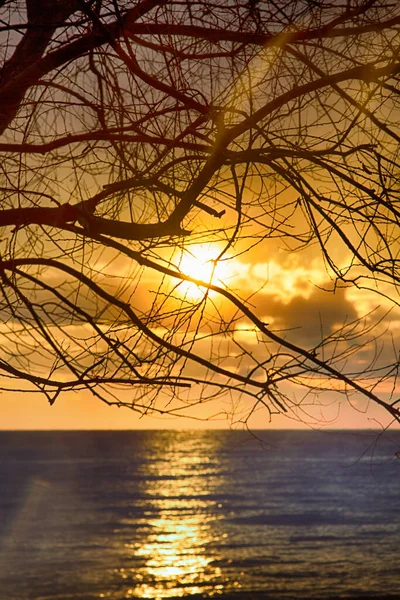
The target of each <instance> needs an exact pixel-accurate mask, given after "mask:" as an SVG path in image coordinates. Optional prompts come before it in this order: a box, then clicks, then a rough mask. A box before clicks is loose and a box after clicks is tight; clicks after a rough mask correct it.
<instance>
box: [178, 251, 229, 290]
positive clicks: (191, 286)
mask: <svg viewBox="0 0 400 600" xmlns="http://www.w3.org/2000/svg"><path fill="white" fill-rule="evenodd" d="M220 253H221V248H217V247H215V245H214V246H208V245H206V244H194V245H193V246H190V248H185V249H184V250H181V251H180V253H179V256H177V257H176V263H175V264H176V265H177V267H178V269H179V271H180V272H181V273H182V274H183V275H187V276H188V277H193V278H194V279H199V280H201V281H204V283H205V284H210V283H211V284H213V285H217V286H221V287H224V284H226V281H227V279H228V278H229V277H230V276H231V274H232V273H231V269H230V267H229V261H227V260H222V261H217V258H218V256H219V255H220ZM224 258H225V257H224ZM178 290H179V293H180V295H181V296H182V297H184V298H186V299H188V300H191V301H198V300H201V299H202V298H203V297H204V294H205V293H206V292H207V286H201V285H197V284H196V283H193V282H191V281H182V283H180V284H179V286H178ZM208 293H209V295H214V294H216V292H214V291H213V290H209V292H208Z"/></svg>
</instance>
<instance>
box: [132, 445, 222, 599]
mask: <svg viewBox="0 0 400 600" xmlns="http://www.w3.org/2000/svg"><path fill="white" fill-rule="evenodd" d="M214 445H215V442H214V443H213V444H211V447H209V448H208V449H207V450H208V451H207V450H206V452H207V454H206V453H205V452H204V449H203V452H200V453H199V452H198V448H197V452H196V448H195V447H194V448H193V447H191V446H192V442H191V440H190V439H189V440H188V438H187V436H183V437H182V439H181V436H180V435H177V436H176V437H175V438H174V442H173V443H172V444H170V445H169V446H168V447H167V448H165V449H161V448H160V458H161V457H162V458H161V460H160V461H157V462H154V463H152V464H151V465H149V475H151V476H154V475H155V476H157V479H154V478H153V477H149V479H148V480H147V482H146V494H149V498H150V499H151V498H152V497H153V499H152V500H150V501H151V504H152V506H153V507H154V509H155V511H157V510H158V511H159V512H158V515H157V512H156V515H157V516H156V518H153V519H152V518H149V520H148V521H147V524H148V525H149V532H148V534H147V537H146V538H145V540H144V541H143V542H142V543H141V544H139V543H135V544H132V545H131V546H130V547H131V549H132V550H133V554H134V556H135V557H136V558H142V560H144V561H145V563H144V566H143V567H141V568H138V569H136V570H135V580H136V586H135V587H134V588H132V589H130V590H128V593H126V596H125V597H126V598H129V597H132V596H134V597H136V598H151V599H154V600H164V599H167V598H172V597H183V596H185V597H186V598H190V596H192V595H194V594H199V593H205V592H207V594H208V595H209V596H212V595H216V594H218V593H221V591H222V589H223V587H224V585H223V578H222V575H221V569H220V568H219V567H218V566H216V564H215V563H214V561H216V560H218V559H219V558H220V556H219V555H217V554H216V553H215V551H213V550H212V549H211V548H210V545H211V546H212V544H213V542H214V543H215V542H216V541H218V538H219V535H218V533H217V532H216V530H215V527H214V525H215V523H214V522H215V521H216V520H217V518H216V516H215V514H214V516H212V515H211V514H210V513H209V511H208V510H207V506H208V504H207V501H205V498H204V497H205V495H206V494H208V493H210V491H211V492H212V490H210V489H209V487H208V486H209V478H208V477H205V474H206V472H207V471H208V470H209V469H210V466H209V461H210V458H209V456H210V453H211V455H212V454H213V452H215V448H214ZM158 478H161V481H160V479H158ZM129 592H130V594H129Z"/></svg>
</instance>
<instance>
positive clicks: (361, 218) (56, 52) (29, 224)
mask: <svg viewBox="0 0 400 600" xmlns="http://www.w3.org/2000/svg"><path fill="white" fill-rule="evenodd" d="M92 4H93V3H87V4H85V5H84V6H83V8H82V7H80V8H77V5H76V4H75V3H74V2H67V3H62V4H61V3H57V10H56V12H55V14H54V15H53V16H52V18H53V19H54V22H51V23H49V22H47V20H46V19H47V16H46V14H44V13H45V11H43V10H41V9H40V7H39V8H38V6H37V5H36V4H35V2H33V3H28V5H27V8H26V6H25V3H24V2H22V0H21V1H19V2H18V3H16V4H14V3H6V4H5V5H4V7H3V8H2V10H3V12H2V18H3V21H4V23H8V26H7V25H5V26H4V28H3V30H4V32H6V33H7V35H4V34H3V38H2V40H0V41H1V44H0V45H1V49H2V52H3V54H2V56H3V62H4V68H3V70H2V82H0V134H1V135H2V137H1V142H0V152H1V157H2V160H1V162H0V180H1V181H0V186H1V191H2V205H1V208H0V224H3V225H4V227H3V228H2V231H1V236H0V319H1V320H0V361H1V362H0V369H1V370H0V378H1V379H0V387H1V390H2V391H1V399H2V419H1V422H0V428H1V427H2V428H4V429H30V428H33V429H35V428H39V429H52V428H54V429H59V428H61V429H64V428H67V429H69V428H74V429H86V428H88V429H91V428H93V429H96V428H101V429H109V428H111V429H112V428H123V429H124V428H128V429H129V428H145V429H147V428H169V427H173V428H181V427H190V428H192V427H193V428H209V427H217V428H224V427H232V428H241V427H245V426H249V427H250V428H265V427H272V428H293V427H296V428H298V427H300V428H302V427H312V428H321V427H325V428H331V427H335V428H343V427H344V428H354V427H356V428H365V427H378V428H379V427H381V426H382V427H386V426H387V425H389V424H390V423H391V420H392V417H391V416H390V414H392V415H395V416H396V415H397V417H398V418H400V406H399V405H398V404H397V398H398V397H399V396H400V390H399V389H398V383H397V376H398V371H399V348H398V340H399V339H400V335H399V333H400V309H399V302H398V283H399V281H400V273H399V266H398V265H399V259H398V257H399V255H400V242H399V235H398V231H399V218H400V213H399V211H398V208H397V207H398V202H399V200H398V198H399V189H398V187H399V185H398V181H399V178H398V143H399V139H400V131H399V130H398V123H399V122H400V116H399V115H400V109H399V103H398V92H397V90H396V85H397V80H398V74H399V73H400V63H399V60H398V50H397V45H396V44H397V41H396V40H397V39H398V24H399V19H400V17H398V14H397V12H396V9H395V8H393V5H392V4H391V3H390V2H389V3H385V2H382V3H379V7H378V6H375V3H372V4H371V3H362V2H354V3H352V2H350V3H347V4H346V3H344V4H343V6H342V4H340V3H335V2H333V3H329V4H328V5H326V6H325V5H324V4H323V3H322V4H321V5H320V3H309V2H302V1H299V2H296V3H290V2H283V3H282V4H281V5H279V6H280V9H279V10H276V8H275V4H271V3H268V2H261V3H253V4H254V6H253V4H252V3H244V4H242V3H235V2H231V3H222V2H221V3H218V2H217V4H216V5H215V6H214V4H210V5H208V3H207V2H200V3H194V5H193V6H192V4H191V3H188V4H187V6H186V4H185V3H180V2H173V1H172V2H163V1H161V0H160V2H157V1H154V2H153V1H152V0H142V1H138V2H135V3H130V2H126V3H125V2H121V7H119V8H118V6H119V5H118V3H115V2H114V3H111V2H110V3H109V2H103V3H99V4H98V5H97V3H96V5H94V4H93V5H92ZM278 4H279V3H278ZM353 4H354V6H353ZM79 6H80V5H79ZM96 11H97V12H96ZM3 13H4V14H3ZM21 20H22V21H21ZM24 20H25V21H26V26H23V27H22V26H21V27H20V25H19V23H20V21H21V22H23V21H24ZM15 23H17V25H15ZM371 24H372V25H371ZM43 31H46V35H45V34H44V33H43ZM38 32H40V35H39V33H38ZM2 86H3V87H2ZM187 278H191V279H195V280H196V281H197V283H196V281H188V280H187ZM199 281H203V282H205V283H206V284H208V285H209V289H207V286H201V285H199V283H198V282H199ZM396 386H397V387H396ZM11 390H17V391H15V393H12V392H11ZM46 395H47V397H46ZM104 401H105V402H109V403H111V404H126V405H131V407H133V409H134V410H129V409H128V408H126V407H120V408H117V407H116V406H106V404H105V403H104ZM49 403H53V406H50V405H49ZM385 403H386V409H387V410H386V412H385V410H384V408H383V409H382V408H380V406H379V405H381V406H383V405H385ZM167 413H169V414H167ZM280 413H285V414H286V416H285V415H282V414H280ZM157 415H158V416H157ZM178 415H182V416H180V417H178ZM189 416H190V417H191V419H189V418H188V417H189Z"/></svg>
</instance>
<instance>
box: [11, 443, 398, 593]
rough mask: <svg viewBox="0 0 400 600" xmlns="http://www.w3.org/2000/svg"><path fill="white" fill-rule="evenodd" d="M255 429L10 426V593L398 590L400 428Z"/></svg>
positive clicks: (355, 591)
mask: <svg viewBox="0 0 400 600" xmlns="http://www.w3.org/2000/svg"><path fill="white" fill-rule="evenodd" d="M258 435H259V437H260V438H261V439H262V440H263V442H264V443H263V444H261V443H260V442H259V441H257V440H252V439H251V438H250V437H249V435H248V434H244V433H235V432H222V431H205V432H187V431H186V432H175V431H162V432H151V431H144V432H143V431H142V432H137V431H133V432H132V431H129V432H2V433H0V519H1V534H0V598H1V600H14V599H15V600H25V599H35V600H39V599H40V600H78V599H79V600H94V599H99V598H106V599H112V600H117V599H118V600H119V599H125V598H127V599H129V598H151V599H164V598H182V597H183V598H192V599H193V600H194V599H198V598H210V597H215V598H221V600H222V599H228V598H229V599H233V598H235V599H237V600H240V599H241V598H243V599H246V600H250V599H256V598H257V599H259V598H268V599H271V600H273V599H275V598H276V599H284V598H285V599H289V598H290V599H297V598H299V599H300V598H310V599H311V598H312V599H320V598H321V599H323V598H329V599H333V598H400V460H399V458H398V456H399V455H400V453H399V448H400V433H399V432H397V433H396V432H392V433H390V432H389V433H387V434H386V435H385V436H379V434H378V433H377V432H375V433H366V432H358V433H356V432H346V433H344V432H339V433H330V432H324V433H317V432H298V431H296V432H293V431H292V432H289V431H286V432H282V431H264V432H258ZM396 453H398V454H397V455H396Z"/></svg>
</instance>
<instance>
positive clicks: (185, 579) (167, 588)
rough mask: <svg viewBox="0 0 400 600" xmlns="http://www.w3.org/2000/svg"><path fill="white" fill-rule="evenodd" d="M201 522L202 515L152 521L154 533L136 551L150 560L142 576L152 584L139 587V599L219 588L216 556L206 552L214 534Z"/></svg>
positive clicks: (187, 593) (137, 591)
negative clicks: (206, 547) (214, 565)
mask: <svg viewBox="0 0 400 600" xmlns="http://www.w3.org/2000/svg"><path fill="white" fill-rule="evenodd" d="M201 520H202V519H201V517H200V515H196V516H189V517H183V518H180V517H179V515H177V514H176V515H174V516H173V517H171V515H169V514H167V515H166V516H161V518H159V519H157V520H155V521H150V525H151V526H152V527H153V528H154V533H152V534H151V535H149V537H148V540H147V542H146V543H145V544H143V545H142V546H141V547H140V548H138V549H137V550H136V556H143V557H145V558H146V559H147V560H146V565H145V567H144V569H143V570H142V573H140V575H142V576H145V579H146V580H150V581H151V583H149V582H146V583H144V582H143V583H142V584H141V585H139V586H138V587H136V589H135V595H136V597H138V598H155V599H156V598H157V599H158V598H160V599H161V598H171V597H174V596H175V597H176V596H183V595H185V596H188V595H189V596H190V595H192V594H198V593H201V592H204V591H205V590H206V589H208V590H209V589H210V587H212V589H215V590H217V589H218V587H219V586H218V584H216V583H215V580H216V578H218V577H219V576H220V569H219V568H213V567H212V562H213V560H214V557H213V556H210V555H207V554H206V553H205V545H206V544H207V543H209V542H210V537H209V534H210V531H209V527H208V526H207V525H204V524H202V523H201ZM211 582H213V584H212V585H211ZM207 584H208V585H207ZM220 587H222V586H220Z"/></svg>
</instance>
